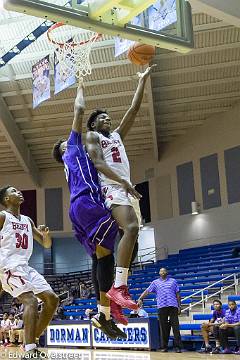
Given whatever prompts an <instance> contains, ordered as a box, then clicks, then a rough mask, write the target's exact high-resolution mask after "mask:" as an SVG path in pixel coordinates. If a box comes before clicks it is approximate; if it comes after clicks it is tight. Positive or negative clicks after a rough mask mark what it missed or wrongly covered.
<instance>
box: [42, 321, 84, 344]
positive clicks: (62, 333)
mask: <svg viewBox="0 0 240 360" xmlns="http://www.w3.org/2000/svg"><path fill="white" fill-rule="evenodd" d="M90 326H91V325H90V323H87V322H86V324H62V325H60V324H59V325H49V326H48V328H47V346H69V347H72V346H76V347H90V346H91V337H90Z"/></svg>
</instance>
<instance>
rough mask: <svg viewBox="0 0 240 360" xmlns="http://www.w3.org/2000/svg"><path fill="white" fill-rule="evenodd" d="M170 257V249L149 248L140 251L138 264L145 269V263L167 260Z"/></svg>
mask: <svg viewBox="0 0 240 360" xmlns="http://www.w3.org/2000/svg"><path fill="white" fill-rule="evenodd" d="M167 256H168V248H167V247H165V246H161V247H160V248H157V249H156V248H155V247H153V246H152V247H149V248H145V249H140V250H139V251H138V263H139V264H140V267H141V268H142V267H143V263H144V264H145V263H146V262H155V261H156V260H161V258H162V259H166V258H167Z"/></svg>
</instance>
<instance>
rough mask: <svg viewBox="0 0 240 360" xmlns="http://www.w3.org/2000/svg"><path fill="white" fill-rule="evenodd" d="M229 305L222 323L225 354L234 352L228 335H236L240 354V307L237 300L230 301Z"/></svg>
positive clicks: (221, 339)
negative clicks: (239, 307) (230, 346)
mask: <svg viewBox="0 0 240 360" xmlns="http://www.w3.org/2000/svg"><path fill="white" fill-rule="evenodd" d="M228 307H229V309H228V310H226V313H225V320H224V323H223V324H222V325H220V341H221V345H222V347H223V349H224V354H232V351H231V350H230V348H229V342H228V337H229V336H234V337H235V338H236V340H237V346H238V352H237V354H239V355H240V309H238V308H237V304H236V301H229V302H228Z"/></svg>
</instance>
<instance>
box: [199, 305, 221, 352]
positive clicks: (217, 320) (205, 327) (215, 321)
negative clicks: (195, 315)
mask: <svg viewBox="0 0 240 360" xmlns="http://www.w3.org/2000/svg"><path fill="white" fill-rule="evenodd" d="M213 307H214V311H213V314H212V318H211V320H210V321H209V322H208V323H203V324H202V336H203V339H204V342H205V349H204V352H205V353H210V352H212V353H213V354H219V353H220V337H219V326H220V325H221V324H222V323H223V321H224V317H225V311H224V310H223V309H222V303H221V301H220V300H214V301H213ZM210 333H212V334H213V336H214V339H215V341H216V347H215V349H214V350H212V347H211V346H210V344H209V335H210Z"/></svg>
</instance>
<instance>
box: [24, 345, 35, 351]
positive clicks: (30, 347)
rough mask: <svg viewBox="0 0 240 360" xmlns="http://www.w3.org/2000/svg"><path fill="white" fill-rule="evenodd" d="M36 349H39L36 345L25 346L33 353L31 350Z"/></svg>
mask: <svg viewBox="0 0 240 360" xmlns="http://www.w3.org/2000/svg"><path fill="white" fill-rule="evenodd" d="M36 347H37V345H36V344H27V345H25V350H26V351H31V350H34V349H35V348H36Z"/></svg>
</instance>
